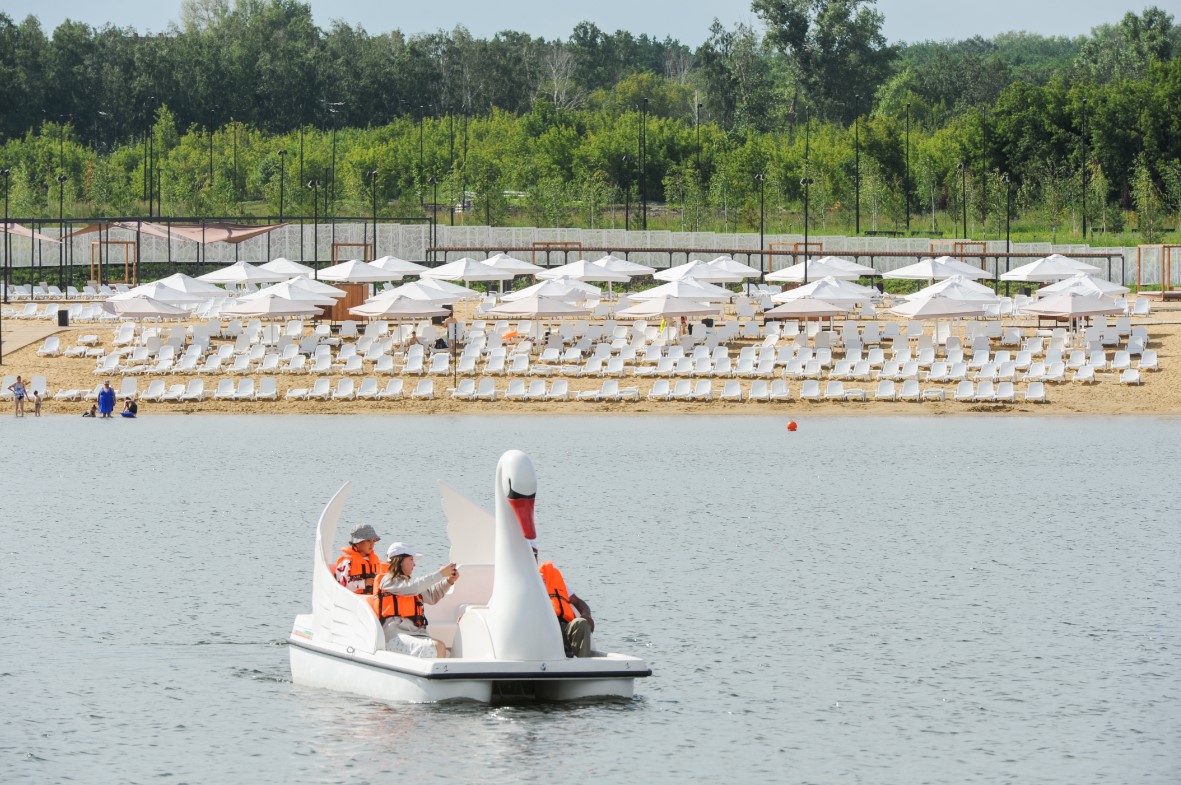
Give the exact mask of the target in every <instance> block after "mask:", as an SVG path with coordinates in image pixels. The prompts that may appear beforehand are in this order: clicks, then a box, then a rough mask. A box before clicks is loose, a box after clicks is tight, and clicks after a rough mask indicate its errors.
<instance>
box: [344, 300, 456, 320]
mask: <svg viewBox="0 0 1181 785" xmlns="http://www.w3.org/2000/svg"><path fill="white" fill-rule="evenodd" d="M349 313H350V314H352V315H353V316H364V317H367V318H370V319H429V318H431V317H432V316H450V315H451V311H449V310H447V309H446V308H441V307H439V305H437V304H435V303H433V302H431V301H430V300H415V299H413V298H410V297H394V298H387V299H384V300H378V301H375V302H369V303H364V304H362V305H358V306H356V307H353V308H350V309H349Z"/></svg>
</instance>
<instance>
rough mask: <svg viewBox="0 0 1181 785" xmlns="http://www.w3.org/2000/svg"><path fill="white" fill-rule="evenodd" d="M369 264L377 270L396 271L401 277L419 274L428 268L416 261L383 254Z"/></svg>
mask: <svg viewBox="0 0 1181 785" xmlns="http://www.w3.org/2000/svg"><path fill="white" fill-rule="evenodd" d="M369 264H371V265H373V266H374V267H376V268H378V269H379V270H385V271H386V272H387V273H397V274H398V275H399V276H400V277H402V278H405V277H406V276H408V275H421V274H422V273H423V272H424V271H425V270H427V269H428V268H427V267H426V265H422V264H418V263H417V262H408V261H406V260H405V259H399V258H398V257H397V256H383V257H381V258H380V259H374V260H373V261H372V262H370V263H369Z"/></svg>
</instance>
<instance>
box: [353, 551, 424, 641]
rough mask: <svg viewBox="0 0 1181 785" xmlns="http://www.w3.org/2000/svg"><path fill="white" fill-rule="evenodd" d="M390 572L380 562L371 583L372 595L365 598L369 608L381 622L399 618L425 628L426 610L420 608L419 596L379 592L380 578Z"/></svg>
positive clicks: (420, 600) (388, 568) (386, 565)
mask: <svg viewBox="0 0 1181 785" xmlns="http://www.w3.org/2000/svg"><path fill="white" fill-rule="evenodd" d="M389 570H390V565H388V564H386V563H385V562H382V564H381V566H380V567H379V568H378V577H377V579H376V580H374V581H373V593H372V594H370V595H369V596H368V597H366V598H365V599H366V601H367V602H368V603H369V607H370V608H372V609H373V612H374V613H376V614H377V618H378V620H379V621H381V622H383V623H384V622H385V620H386V619H390V618H393V617H394V616H400V617H401V618H403V619H409V620H410V621H412V622H414V626H415V627H419V628H422V627H425V626H426V610H425V609H424V608H423V606H422V595H421V594H391V593H390V592H386V591H382V590H381V577H382V576H384V575H385V574H386V573H387V572H389Z"/></svg>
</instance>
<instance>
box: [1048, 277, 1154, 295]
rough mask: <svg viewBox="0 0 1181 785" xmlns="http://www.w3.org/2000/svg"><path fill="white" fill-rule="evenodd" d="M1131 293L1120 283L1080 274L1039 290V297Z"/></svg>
mask: <svg viewBox="0 0 1181 785" xmlns="http://www.w3.org/2000/svg"><path fill="white" fill-rule="evenodd" d="M1129 291H1131V290H1130V289H1129V288H1128V287H1126V286H1120V285H1119V284H1118V283H1112V282H1111V281H1108V280H1105V279H1103V278H1096V277H1094V276H1092V275H1088V274H1087V273H1078V274H1077V275H1072V276H1071V277H1070V278H1063V279H1062V280H1061V281H1059V282H1058V283H1052V284H1050V285H1049V286H1043V287H1041V288H1040V289H1038V290H1037V295H1038V297H1043V296H1045V295H1047V294H1058V293H1059V292H1077V293H1079V294H1091V295H1096V296H1100V297H1102V296H1113V295H1119V294H1127V293H1128V292H1129Z"/></svg>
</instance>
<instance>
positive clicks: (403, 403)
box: [2, 302, 1181, 416]
mask: <svg viewBox="0 0 1181 785" xmlns="http://www.w3.org/2000/svg"><path fill="white" fill-rule="evenodd" d="M459 315H460V316H461V317H462V316H464V315H465V314H464V313H462V311H461V312H460V313H459ZM467 316H468V317H469V323H470V314H468V315H467ZM878 321H889V318H888V317H887V318H885V319H878ZM1132 324H1133V326H1139V325H1143V326H1145V327H1146V328H1147V329H1148V334H1149V338H1150V343H1149V346H1148V348H1150V349H1154V350H1156V352H1157V355H1158V358H1159V365H1160V369H1161V370H1159V371H1156V372H1145V373H1143V374H1141V376H1142V379H1143V383H1142V384H1141V385H1138V386H1137V385H1124V384H1120V383H1118V382H1117V381H1116V380H1115V379H1116V374H1113V373H1100V374H1098V375H1097V378H1098V379H1099V381H1097V382H1096V383H1095V384H1084V383H1078V382H1073V381H1067V382H1064V383H1048V384H1046V393H1047V397H1048V398H1049V401H1048V403H1045V404H1034V403H1024V402H1022V401H1021V400H1020V398H1021V391H1022V390H1023V389H1024V387H1025V385H1024V384H1023V383H1021V382H1018V383H1017V385H1016V386H1017V390H1018V402H1017V403H1012V404H1010V403H964V402H957V401H953V400H951V397H952V392H953V391H954V389H955V385H954V384H936V383H928V382H923V383H922V388H923V389H924V390H927V389H932V388H939V389H943V390H945V391H946V393H947V400H945V401H929V400H928V401H923V402H922V403H914V402H899V401H876V400H873V399H872V395H873V391H874V388H875V387H876V383H875V382H872V381H871V382H846V384H845V386H846V388H858V389H864V390H866V391H867V393H868V394H869V396H870V400H867V401H864V402H858V401H818V402H812V401H800V400H798V396H799V391H800V384H801V383H800V382H799V381H798V380H789V381H788V385H789V388H790V390H791V394H792V400H790V401H783V402H772V403H764V402H748V401H746V400H745V397H746V394H747V393H748V392H749V390H750V386H751V380H750V379H740V380H739V381H740V383H741V385H742V390H743V397H744V400H743V401H742V402H733V401H719V400H713V401H705V402H687V401H649V400H646V399H645V398H644V396H646V395H647V393H648V391H649V390H650V389H651V387H652V384H653V380H652V378H650V377H649V378H635V377H631V376H624V377H623V378H622V379H621V380H620V385H621V386H624V387H627V386H638V387H639V392H640V396H641V399H640V400H639V401H622V402H592V401H577V400H570V401H547V402H541V401H504V400H495V401H459V400H453V399H451V398H450V397H449V396H448V393H447V390H448V388H450V387H452V386H453V382H452V376H450V375H447V376H437V377H434V385H435V395H436V397H435V399H434V400H411V399H410V398H409V397H407V398H403V399H401V400H393V401H380V400H375V401H357V400H353V401H333V400H327V401H294V400H293V401H285V400H283V396H284V394H285V393H286V392H287V390H288V389H290V388H295V387H309V386H311V381H312V378H311V377H309V376H308V375H306V374H278V375H276V379H277V383H278V391H279V400H277V401H215V400H209V399H207V400H205V401H201V402H186V403H150V402H141V403H140V415H141V416H144V415H159V414H481V415H487V414H521V413H524V412H541V413H545V414H589V413H595V412H612V413H628V414H702V413H711V414H713V413H717V414H752V413H759V412H765V411H788V412H791V413H793V414H794V413H796V412H804V411H811V412H820V413H824V414H826V415H832V414H857V415H874V414H890V415H897V414H930V415H944V414H962V413H969V412H979V413H1030V414H1042V415H1044V414H1092V415H1119V414H1139V415H1145V414H1181V362H1179V360H1178V358H1179V356H1181V304H1173V303H1160V302H1155V303H1153V311H1152V314H1151V315H1150V316H1148V317H1142V318H1141V317H1137V318H1135V319H1133V320H1132ZM1006 325H1017V326H1023V328H1024V329H1023V333H1024V334H1026V335H1030V334H1032V332H1033V330H1034V329H1035V325H1034V323H1033V322H1031V321H1028V320H1015V321H1006ZM3 331H4V347H5V348H4V364H3V366H2V372H3V374H5V375H10V374H17V373H19V374H21V375H22V376H24V377H26V379H27V378H28V377H31V376H34V375H39V374H43V375H44V376H45V377H46V379H47V382H48V385H49V390H50V398H48V399H47V400H46V401H45V402H44V404H43V405H42V412H43V414H45V415H66V414H68V415H73V416H77V415H80V414H81V413H82V412H83V411H84V410H85V409H87V408H89V404H88V403H83V402H80V401H77V402H68V401H55V400H53V399H52V395H53V394H54V393H56V392H57V391H58V390H62V389H74V388H77V389H86V390H91V389H93V388H94V386H95V384H97V383H99V382H101V381H103V380H104V379H105V378H106V377H103V376H97V375H95V373H94V368H95V360H94V359H93V358H86V357H41V356H38V355H37V350H38V348H40V347H41V345H42V344H43V342H44V339H45V338H46V337H48V336H49V335H58V336H60V337H61V343H62V347H63V349H65V348H69V347H71V346H73V345H74V344H75V343H76V342H77V338H78V337H79V336H81V335H85V334H93V335H98V336H99V338H100V339H101V341H102V345H103V346H104V347H106V348H108V349H109V348H110V347H111V341H112V337H113V333H114V326H113V325H112V324H109V323H108V324H81V325H75V326H71V327H66V328H59V327H57V326H56V325H52V324H49V323H45V322H41V321H34V322H29V321H19V320H13V319H5V320H4V324H3ZM750 343H751V341H749V340H748V341H736V342H733V343H731V344H730V347H731V351H732V353H736V352H737V350H738V348H740V347H741V346H745V345H750ZM995 348H996V344H995V342H994V349H995ZM1111 353H1112V350H1111V348H1109V349H1108V355H1109V357H1110V355H1111ZM834 355H835V356H836V357H838V358H839V357H840V356H841V355H840V353H839V352H834ZM535 358H536V356H535ZM1135 364H1136V363H1135V361H1134V362H1133V366H1134V365H1135ZM367 370H368V368H367ZM252 376H253V378H255V379H256V380H257V379H258V378H259V375H258V374H253V375H252ZM365 376H374V374H372V373H366V374H363V375H362V376H357V377H353V378H354V379H356V380H357V382H358V384H359V382H360V379H362V378H365ZM1070 376H1071V374H1068V375H1067V377H1068V378H1070ZM120 378H121V377H119V376H118V375H115V376H112V377H111V383H112V386H114V387H115V388H116V389H118V387H119V383H120ZM136 378H137V381H138V385H139V390H140V392H143V391H144V390H145V389H147V386H148V384H149V383H150V381H151V380H152V379H155V378H162V379H164V380H165V381H166V383H167V384H177V383H187V382H188V381H189V380H190V379H191V378H195V377H194V376H193V375H187V374H169V375H167V376H163V377H162V376H152V375H146V376H139V377H136ZM203 378H205V389H206V393H207V394H208V395H212V393H213V390H214V389H215V388H216V386H217V382H218V380H219V379H221V378H229V375H228V374H225V373H222V374H214V375H212V376H205V377H203ZM234 378H239V377H234ZM329 378H330V379H331V380H332V385H333V387H334V388H335V385H336V382H337V380H339V379H341V378H343V377H342V376H341V375H340V374H336V375H332V376H330V377H329ZM388 378H389V377H388V376H377V379H378V385H379V387H383V386H384V385H385V383H386V381H387V380H388ZM418 378H419V377H418V376H415V375H410V376H406V377H405V389H406V394H407V396H408V395H409V392H410V390H412V389H413V387H414V384H416V383H417V380H418ZM475 378H480V375H477V376H476V377H475ZM495 378H496V384H497V388H498V389H499V390H500V391H501V392H503V391H504V389H505V388H506V387H507V386H508V382H509V379H511V378H512V377H495ZM530 378H536V377H530ZM557 378H565V379H567V380H568V382H569V387H570V393H571V398H573V397H575V396H576V394H577V393H578V392H580V391H584V390H594V389H598V387H599V386H600V384H601V382H602V380H601V379H600V378H597V377H589V378H588V377H576V376H560V375H555V376H553V377H550V379H549V380H548V381H552V379H557ZM723 383H724V380H723V379H715V380H714V392H715V395H716V394H717V393H718V392H720V390H721V387H722V384H723ZM821 388H822V389H823V381H822V383H821ZM7 405H9V406H11V404H7Z"/></svg>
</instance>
